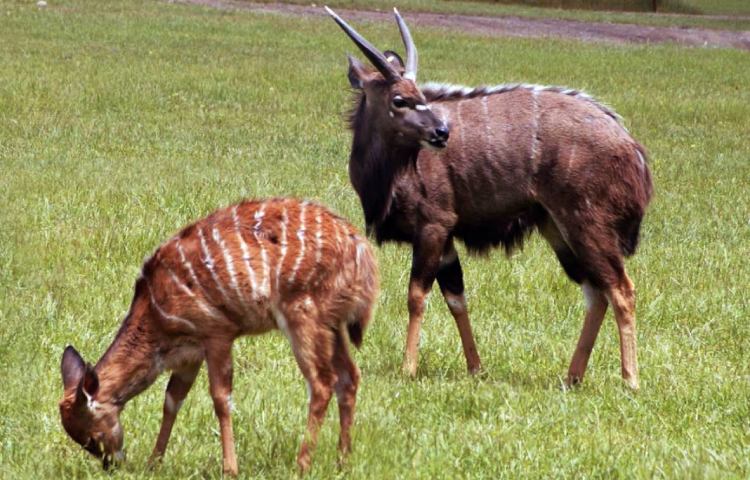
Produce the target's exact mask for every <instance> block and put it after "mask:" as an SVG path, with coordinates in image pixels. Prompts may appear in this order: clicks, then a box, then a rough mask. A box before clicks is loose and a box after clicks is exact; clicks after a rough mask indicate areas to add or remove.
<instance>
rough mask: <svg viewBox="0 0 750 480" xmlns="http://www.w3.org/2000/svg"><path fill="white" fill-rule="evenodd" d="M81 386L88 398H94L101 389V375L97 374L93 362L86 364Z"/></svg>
mask: <svg viewBox="0 0 750 480" xmlns="http://www.w3.org/2000/svg"><path fill="white" fill-rule="evenodd" d="M81 388H82V389H83V393H85V394H86V397H88V398H93V397H94V396H96V392H98V391H99V377H98V376H97V375H96V372H95V371H94V367H92V366H91V364H88V363H87V364H86V372H85V373H84V374H83V381H82V382H81Z"/></svg>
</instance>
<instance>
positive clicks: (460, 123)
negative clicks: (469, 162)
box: [456, 100, 466, 163]
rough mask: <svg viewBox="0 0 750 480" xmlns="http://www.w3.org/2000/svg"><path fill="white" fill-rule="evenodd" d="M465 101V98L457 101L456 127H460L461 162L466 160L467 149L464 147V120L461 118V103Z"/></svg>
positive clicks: (459, 148)
mask: <svg viewBox="0 0 750 480" xmlns="http://www.w3.org/2000/svg"><path fill="white" fill-rule="evenodd" d="M462 103H464V101H463V100H459V101H458V102H457V103H456V128H457V129H458V140H459V144H458V151H459V152H460V155H461V162H463V163H465V162H466V151H465V149H464V145H465V143H464V122H463V120H462V119H461V104H462Z"/></svg>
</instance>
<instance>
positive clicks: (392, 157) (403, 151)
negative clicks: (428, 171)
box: [349, 94, 419, 231]
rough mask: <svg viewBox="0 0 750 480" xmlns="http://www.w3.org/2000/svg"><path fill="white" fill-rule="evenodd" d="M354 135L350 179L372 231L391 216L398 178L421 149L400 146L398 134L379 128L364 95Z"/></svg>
mask: <svg viewBox="0 0 750 480" xmlns="http://www.w3.org/2000/svg"><path fill="white" fill-rule="evenodd" d="M350 126H351V129H352V131H353V132H354V135H353V140H352V153H351V156H350V157H349V179H350V180H351V182H352V185H353V186H354V190H356V192H357V194H358V195H359V199H360V202H361V203H362V209H363V210H364V214H365V222H366V224H367V229H368V231H370V230H372V228H373V227H375V226H376V225H377V224H379V223H380V222H382V221H383V219H384V218H385V217H386V216H387V214H388V211H389V209H390V206H391V198H392V191H393V184H394V181H395V179H396V177H397V176H398V175H399V174H400V173H401V172H402V171H403V170H404V168H405V167H407V166H408V165H409V164H411V163H413V162H414V161H416V158H417V154H418V153H419V147H404V146H401V145H399V144H398V143H397V141H396V136H397V133H395V132H394V133H392V132H385V131H384V130H385V129H383V128H382V126H380V125H378V122H377V119H376V117H375V115H374V112H372V111H371V110H370V107H368V105H367V98H366V96H365V95H364V94H360V95H359V98H358V100H357V103H356V106H355V109H354V111H353V112H352V116H351V119H350Z"/></svg>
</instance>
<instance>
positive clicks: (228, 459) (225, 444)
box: [205, 339, 238, 477]
mask: <svg viewBox="0 0 750 480" xmlns="http://www.w3.org/2000/svg"><path fill="white" fill-rule="evenodd" d="M205 348H206V366H207V367H208V383H209V387H210V390H211V398H212V399H213V401H214V410H215V411H216V416H217V417H218V418H219V428H220V430H221V449H222V453H223V458H224V473H225V474H226V475H231V476H233V477H234V476H237V473H238V469H237V455H236V454H235V452H234V433H233V432H232V417H231V410H232V341H231V340H227V339H221V340H218V339H216V340H211V341H207V342H206V345H205Z"/></svg>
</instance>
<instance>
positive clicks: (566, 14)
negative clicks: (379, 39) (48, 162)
mask: <svg viewBox="0 0 750 480" xmlns="http://www.w3.org/2000/svg"><path fill="white" fill-rule="evenodd" d="M246 1H247V0H246ZM253 1H255V0H253ZM258 1H260V2H263V1H269V2H274V0H258ZM731 1H732V0H726V3H719V5H724V6H725V7H726V8H725V9H721V10H720V9H706V11H705V13H707V14H708V13H724V14H725V15H730V14H732V15H733V16H728V17H711V16H701V15H664V14H662V13H644V12H616V11H596V10H576V9H569V8H565V9H562V8H549V7H539V6H531V5H521V4H517V3H513V4H506V3H496V2H490V1H487V2H482V1H456V0H401V1H399V2H398V7H399V9H400V10H401V11H402V13H403V12H408V11H419V12H433V13H459V14H464V15H480V16H509V15H510V16H518V17H528V18H538V19H547V18H559V19H563V20H581V21H586V22H609V23H630V24H637V25H649V26H655V27H680V28H709V29H719V30H750V4H747V3H741V4H740V6H737V7H736V8H733V7H732V6H731V5H733V4H731V3H730V2H731ZM734 1H735V2H742V0H734ZM701 2H703V3H701ZM283 3H293V4H300V5H310V3H311V2H310V1H309V0H284V2H283ZM324 3H325V4H326V5H329V6H331V7H338V8H357V9H363V10H383V11H391V9H392V8H393V5H394V2H393V1H392V0H327V1H326V2H324ZM519 3H520V2H519ZM692 3H693V4H695V5H696V7H695V8H696V9H697V6H699V5H703V4H706V5H708V2H707V1H706V0H692ZM735 5H736V3H735ZM407 20H408V17H407Z"/></svg>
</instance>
